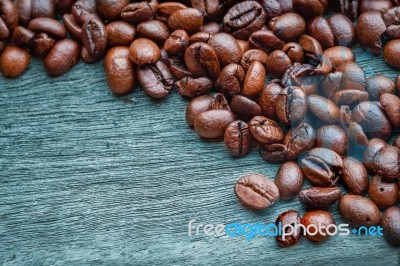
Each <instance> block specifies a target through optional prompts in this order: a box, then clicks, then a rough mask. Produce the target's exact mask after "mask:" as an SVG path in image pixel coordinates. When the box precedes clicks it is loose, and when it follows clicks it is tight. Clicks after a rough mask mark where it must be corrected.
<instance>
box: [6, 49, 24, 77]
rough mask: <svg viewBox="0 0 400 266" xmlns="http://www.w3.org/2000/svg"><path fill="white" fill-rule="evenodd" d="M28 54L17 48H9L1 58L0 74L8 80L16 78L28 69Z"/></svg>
mask: <svg viewBox="0 0 400 266" xmlns="http://www.w3.org/2000/svg"><path fill="white" fill-rule="evenodd" d="M29 62H30V56H29V54H28V52H26V51H25V50H23V49H21V48H19V47H17V46H7V47H6V48H5V49H4V51H3V53H2V54H1V57H0V72H1V73H2V74H3V75H4V76H5V77H7V78H16V77H18V76H20V75H22V73H24V72H25V70H26V69H27V68H28V65H29Z"/></svg>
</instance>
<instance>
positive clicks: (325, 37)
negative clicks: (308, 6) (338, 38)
mask: <svg viewBox="0 0 400 266" xmlns="http://www.w3.org/2000/svg"><path fill="white" fill-rule="evenodd" d="M307 33H308V34H310V36H312V37H314V38H315V39H317V40H318V42H319V43H320V44H321V46H322V47H323V48H324V49H326V48H330V47H332V46H334V45H335V35H334V34H333V31H332V29H331V27H330V26H329V23H328V21H327V20H326V19H325V18H324V17H315V18H313V19H311V20H310V21H309V22H308V23H307Z"/></svg>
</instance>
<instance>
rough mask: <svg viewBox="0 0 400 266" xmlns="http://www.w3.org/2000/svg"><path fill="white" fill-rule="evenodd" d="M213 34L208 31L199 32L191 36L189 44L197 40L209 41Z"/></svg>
mask: <svg viewBox="0 0 400 266" xmlns="http://www.w3.org/2000/svg"><path fill="white" fill-rule="evenodd" d="M211 36H212V34H210V33H208V32H197V33H195V34H193V35H192V36H190V37H189V45H191V44H194V43H196V42H205V43H208V41H209V40H210V38H211Z"/></svg>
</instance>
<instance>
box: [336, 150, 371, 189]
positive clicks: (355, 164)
mask: <svg viewBox="0 0 400 266" xmlns="http://www.w3.org/2000/svg"><path fill="white" fill-rule="evenodd" d="M342 180H343V184H344V186H345V188H346V190H347V191H348V192H349V193H350V194H355V195H361V196H362V195H364V194H365V193H366V192H367V190H368V186H369V180H368V173H367V170H366V169H365V167H364V166H363V165H362V163H360V162H359V161H357V160H356V159H354V158H352V157H347V158H345V159H343V176H342Z"/></svg>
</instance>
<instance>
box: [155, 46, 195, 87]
mask: <svg viewBox="0 0 400 266" xmlns="http://www.w3.org/2000/svg"><path fill="white" fill-rule="evenodd" d="M162 51H163V49H161V51H160V54H162ZM164 51H165V50H164ZM165 53H166V54H167V52H165ZM161 60H163V59H161ZM163 62H164V63H165V64H167V65H168V67H169V70H170V71H171V73H172V75H173V76H174V77H175V78H176V79H177V80H179V79H183V78H184V77H190V76H192V73H190V71H189V70H188V69H187V67H186V65H185V63H184V62H183V60H182V59H181V58H180V57H178V56H173V57H168V59H167V60H163Z"/></svg>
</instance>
